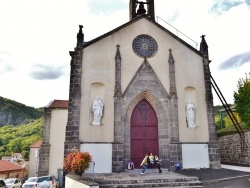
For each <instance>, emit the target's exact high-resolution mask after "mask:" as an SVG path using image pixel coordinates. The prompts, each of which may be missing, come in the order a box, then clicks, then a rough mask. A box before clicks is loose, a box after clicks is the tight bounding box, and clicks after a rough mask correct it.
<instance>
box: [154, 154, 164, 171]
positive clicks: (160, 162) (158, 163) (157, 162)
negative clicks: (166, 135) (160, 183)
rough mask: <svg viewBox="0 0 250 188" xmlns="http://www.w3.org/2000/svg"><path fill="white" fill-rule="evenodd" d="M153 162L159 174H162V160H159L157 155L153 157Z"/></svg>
mask: <svg viewBox="0 0 250 188" xmlns="http://www.w3.org/2000/svg"><path fill="white" fill-rule="evenodd" d="M155 162H156V164H157V168H158V170H159V173H162V170H161V164H162V159H160V158H159V157H158V156H157V155H155Z"/></svg>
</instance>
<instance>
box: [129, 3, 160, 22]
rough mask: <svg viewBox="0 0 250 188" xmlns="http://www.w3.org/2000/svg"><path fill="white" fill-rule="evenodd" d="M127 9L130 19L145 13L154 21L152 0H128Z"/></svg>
mask: <svg viewBox="0 0 250 188" xmlns="http://www.w3.org/2000/svg"><path fill="white" fill-rule="evenodd" d="M145 7H146V8H145ZM129 11H130V12H129V19H130V20H132V19H134V18H136V17H137V16H140V15H144V14H145V15H148V17H150V18H151V19H152V20H154V21H155V10H154V0H145V1H142V0H140V1H139V0H130V2H129Z"/></svg>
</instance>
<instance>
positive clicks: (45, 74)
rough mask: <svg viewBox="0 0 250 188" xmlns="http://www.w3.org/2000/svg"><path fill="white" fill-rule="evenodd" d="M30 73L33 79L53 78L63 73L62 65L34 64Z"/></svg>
mask: <svg viewBox="0 0 250 188" xmlns="http://www.w3.org/2000/svg"><path fill="white" fill-rule="evenodd" d="M30 75H31V77H32V78H33V79H35V80H55V79H58V78H60V77H61V76H63V75H64V70H63V67H52V66H48V65H39V64H36V65H35V66H34V71H33V72H32V73H31V74H30Z"/></svg>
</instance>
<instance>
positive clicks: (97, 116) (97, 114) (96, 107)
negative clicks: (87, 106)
mask: <svg viewBox="0 0 250 188" xmlns="http://www.w3.org/2000/svg"><path fill="white" fill-rule="evenodd" d="M102 110H103V104H102V101H101V100H100V99H99V97H98V96H96V98H95V100H94V102H93V106H92V111H93V113H94V120H93V122H92V124H93V125H100V124H101V117H102Z"/></svg>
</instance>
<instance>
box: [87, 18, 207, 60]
mask: <svg viewBox="0 0 250 188" xmlns="http://www.w3.org/2000/svg"><path fill="white" fill-rule="evenodd" d="M143 18H144V19H146V20H148V21H149V22H151V23H152V24H154V25H155V26H156V27H158V28H159V29H161V30H163V31H164V32H166V33H168V34H169V35H171V36H172V37H173V38H175V39H176V40H178V41H179V42H180V43H182V44H183V45H185V46H186V47H188V48H189V49H191V50H192V51H194V52H195V53H196V54H198V55H200V56H203V54H202V53H201V52H200V51H198V50H197V49H195V48H194V47H192V46H191V45H190V44H188V43H187V42H185V41H184V40H182V39H181V38H179V37H178V36H176V35H175V34H173V33H172V32H171V31H169V30H168V29H166V28H165V27H163V26H162V25H160V24H158V23H157V22H155V21H154V20H152V19H151V18H149V17H148V16H147V15H141V16H138V17H136V18H134V19H132V20H130V21H129V22H127V23H125V24H123V25H121V26H119V27H117V28H115V29H113V30H111V31H109V32H107V33H105V34H103V35H101V36H99V37H97V38H95V39H93V40H91V41H88V42H86V43H84V45H83V48H85V47H87V46H90V45H92V44H94V43H96V42H98V41H99V40H102V39H103V38H105V37H108V36H109V35H112V34H113V33H115V32H117V31H119V30H121V29H123V28H125V27H127V26H128V25H131V24H133V23H135V22H137V21H139V20H140V19H143Z"/></svg>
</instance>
